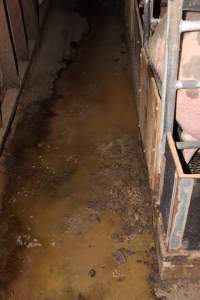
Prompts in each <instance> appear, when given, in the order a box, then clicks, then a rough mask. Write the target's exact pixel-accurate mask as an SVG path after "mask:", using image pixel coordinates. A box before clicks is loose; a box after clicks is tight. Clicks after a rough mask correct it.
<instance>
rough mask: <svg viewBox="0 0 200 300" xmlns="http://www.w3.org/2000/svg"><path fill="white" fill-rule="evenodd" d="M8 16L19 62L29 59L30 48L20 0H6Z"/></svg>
mask: <svg viewBox="0 0 200 300" xmlns="http://www.w3.org/2000/svg"><path fill="white" fill-rule="evenodd" d="M6 6H7V11H8V16H9V20H10V25H11V31H12V35H13V41H14V46H15V50H16V56H17V59H18V60H27V59H28V47H27V40H26V35H25V29H24V24H23V18H22V12H21V7H20V3H19V0H6Z"/></svg>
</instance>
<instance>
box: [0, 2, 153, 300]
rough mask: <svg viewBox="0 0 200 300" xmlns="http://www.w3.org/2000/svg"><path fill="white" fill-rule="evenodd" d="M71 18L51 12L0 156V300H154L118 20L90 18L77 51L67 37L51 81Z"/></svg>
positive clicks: (145, 205)
mask: <svg viewBox="0 0 200 300" xmlns="http://www.w3.org/2000/svg"><path fill="white" fill-rule="evenodd" d="M108 11H109V9H108ZM66 14H67V16H68V18H66ZM70 18H71V19H70ZM74 18H75V15H74V13H73V12H71V11H70V10H69V7H67V6H66V5H64V6H63V5H62V4H61V5H56V7H55V9H54V10H52V11H51V12H50V14H49V18H48V20H47V23H46V26H45V29H44V33H43V43H42V45H41V49H40V50H39V52H38V54H37V57H36V59H35V62H34V64H33V67H32V70H31V71H32V72H31V73H30V76H29V79H28V81H27V83H26V86H25V89H24V92H23V95H22V101H21V105H20V107H19V111H18V117H17V121H16V124H15V130H14V131H13V134H12V135H13V137H12V140H11V141H10V142H9V144H8V146H7V148H6V151H5V154H4V161H3V163H2V165H3V166H4V167H5V170H6V174H3V175H2V178H4V179H2V181H3V182H4V186H5V191H3V195H4V202H3V209H2V217H1V223H0V235H1V239H0V258H1V261H2V264H1V267H0V299H2V300H10V299H15V300H36V299H37V300H61V299H62V300H75V299H77V300H78V299H79V300H84V299H85V300H89V299H91V300H101V299H102V300H151V299H152V300H153V299H155V297H154V296H153V293H152V288H151V284H150V281H149V275H150V274H151V272H152V270H153V264H154V261H153V257H154V242H153V235H152V225H151V224H152V209H151V198H150V194H149V189H148V181H147V174H146V168H145V163H144V159H143V155H142V150H141V145H140V141H139V133H138V127H137V117H136V111H135V106H134V94H133V91H132V86H131V79H130V66H129V60H128V55H127V49H126V45H125V43H124V35H123V31H122V25H121V21H120V17H119V15H118V13H107V15H102V14H101V13H98V16H97V17H96V19H95V20H92V19H91V20H90V22H93V23H92V24H93V26H92V27H91V30H90V33H89V34H88V35H87V36H86V37H85V39H84V41H83V42H82V44H81V47H79V46H78V44H77V40H79V39H80V37H78V38H77V35H78V36H81V34H80V32H79V31H80V30H78V31H76V32H78V33H77V34H75V33H74V32H73V34H75V36H76V39H75V41H76V43H73V48H72V56H71V59H70V62H69V61H67V67H66V68H65V69H64V70H63V71H62V72H61V73H59V77H58V78H57V80H56V81H55V77H57V73H58V70H59V69H61V68H62V67H63V66H64V63H63V61H62V59H63V58H64V57H65V58H69V57H68V56H66V55H68V54H69V53H68V51H67V50H68V46H69V39H70V34H71V31H70V30H71V26H72V25H71V24H72V23H73V22H74V21H72V23H70V22H69V20H74ZM76 18H78V19H77V20H79V24H80V28H83V24H84V26H85V27H84V28H85V33H86V31H87V24H85V21H84V19H82V18H80V17H77V14H76ZM55 23H56V26H55ZM90 25H91V24H90ZM69 27H70V28H69ZM80 28H79V29H80ZM82 33H83V32H82ZM53 83H54V84H53ZM5 170H4V173H5Z"/></svg>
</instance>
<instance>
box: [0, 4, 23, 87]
mask: <svg viewBox="0 0 200 300" xmlns="http://www.w3.org/2000/svg"><path fill="white" fill-rule="evenodd" d="M8 24H9V23H8V16H7V11H6V8H5V4H4V1H3V0H0V28H1V34H0V45H1V47H0V65H1V70H2V73H3V80H4V82H3V84H4V86H6V87H7V86H11V87H17V86H19V77H18V69H17V62H16V56H15V52H14V49H13V43H12V36H11V32H10V28H9V25H8Z"/></svg>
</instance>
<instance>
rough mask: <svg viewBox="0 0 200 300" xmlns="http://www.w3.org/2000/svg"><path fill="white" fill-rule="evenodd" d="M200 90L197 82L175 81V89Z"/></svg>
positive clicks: (199, 83) (199, 84) (199, 82)
mask: <svg viewBox="0 0 200 300" xmlns="http://www.w3.org/2000/svg"><path fill="white" fill-rule="evenodd" d="M198 88H200V81H199V80H177V82H176V89H177V90H179V89H198Z"/></svg>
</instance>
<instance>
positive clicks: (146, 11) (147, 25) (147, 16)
mask: <svg viewBox="0 0 200 300" xmlns="http://www.w3.org/2000/svg"><path fill="white" fill-rule="evenodd" d="M150 18H151V16H150V0H145V2H144V17H143V23H144V46H146V44H147V42H148V40H149V36H150Z"/></svg>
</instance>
